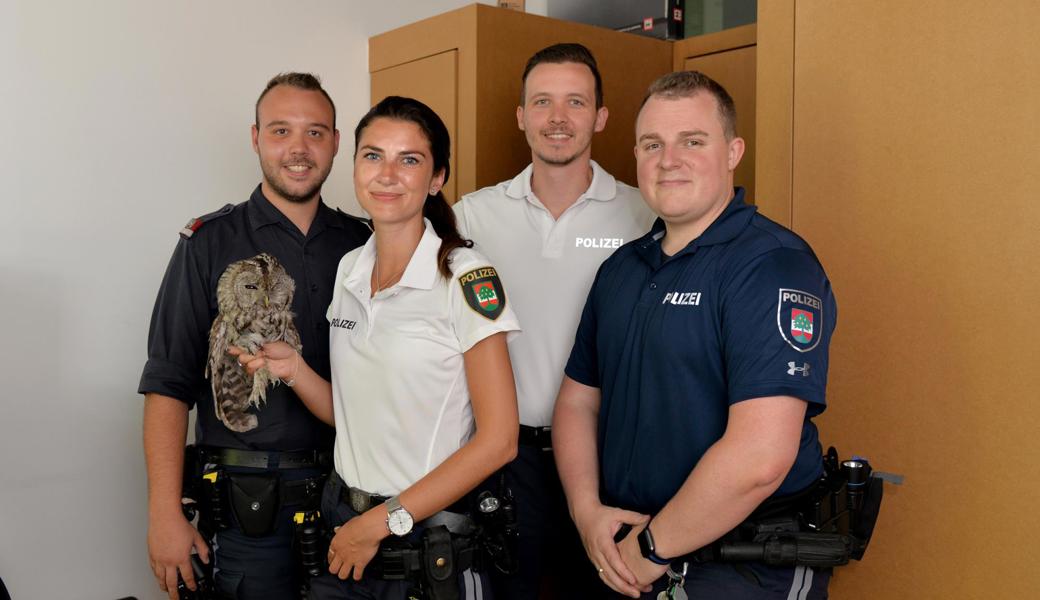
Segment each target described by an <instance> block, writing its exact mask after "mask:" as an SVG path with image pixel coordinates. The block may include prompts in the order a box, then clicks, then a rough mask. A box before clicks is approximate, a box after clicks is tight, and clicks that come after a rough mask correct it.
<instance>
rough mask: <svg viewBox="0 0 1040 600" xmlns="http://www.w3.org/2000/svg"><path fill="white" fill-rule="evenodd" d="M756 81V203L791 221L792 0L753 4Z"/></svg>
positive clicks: (779, 218)
mask: <svg viewBox="0 0 1040 600" xmlns="http://www.w3.org/2000/svg"><path fill="white" fill-rule="evenodd" d="M756 45H757V49H758V52H757V55H756V63H757V64H756V69H755V70H756V72H757V73H756V78H755V79H756V84H755V158H756V160H755V190H756V193H757V194H758V197H757V198H756V199H755V205H756V206H758V210H759V211H761V212H762V214H764V215H766V216H767V217H769V218H770V219H773V220H774V221H776V222H777V223H780V224H781V225H785V226H787V227H790V226H791V185H792V181H791V172H792V169H793V167H792V156H791V141H792V140H793V139H794V133H793V130H792V126H793V117H792V115H793V113H794V0H773V1H771V2H760V3H759V4H758V36H757V40H756Z"/></svg>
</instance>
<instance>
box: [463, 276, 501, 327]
mask: <svg viewBox="0 0 1040 600" xmlns="http://www.w3.org/2000/svg"><path fill="white" fill-rule="evenodd" d="M459 285H461V286H462V296H463V297H464V298H465V299H466V304H467V305H469V307H470V308H472V309H473V310H474V311H475V312H476V313H477V314H479V315H480V316H482V317H485V318H487V319H490V320H492V321H494V320H495V319H497V318H498V317H499V316H501V315H502V311H504V310H505V308H506V293H505V290H504V289H503V288H502V281H501V280H500V279H499V278H498V271H496V270H495V268H494V267H480V268H479V269H473V270H472V271H468V272H466V273H464V274H462V275H461V276H459Z"/></svg>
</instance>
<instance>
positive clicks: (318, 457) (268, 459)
mask: <svg viewBox="0 0 1040 600" xmlns="http://www.w3.org/2000/svg"><path fill="white" fill-rule="evenodd" d="M189 448H192V446H189ZM194 448H195V451H196V452H197V453H198V457H199V462H200V464H204V465H205V464H215V465H220V466H224V467H247V468H252V469H323V468H326V467H328V466H329V465H331V464H332V453H331V452H327V451H320V450H295V451H292V452H268V451H264V450H241V449H238V448H215V447H212V446H195V447H194Z"/></svg>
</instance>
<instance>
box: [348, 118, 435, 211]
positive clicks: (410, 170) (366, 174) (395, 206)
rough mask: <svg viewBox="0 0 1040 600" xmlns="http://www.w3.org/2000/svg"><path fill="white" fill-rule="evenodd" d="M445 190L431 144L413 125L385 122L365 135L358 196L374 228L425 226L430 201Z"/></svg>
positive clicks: (357, 164) (357, 170) (357, 158)
mask: <svg viewBox="0 0 1040 600" xmlns="http://www.w3.org/2000/svg"><path fill="white" fill-rule="evenodd" d="M443 185H444V171H443V170H442V171H439V172H437V173H434V171H433V157H432V156H431V153H430V142H429V140H427V139H426V136H425V135H423V132H422V129H420V128H419V126H418V125H416V124H415V123H412V122H411V121H402V120H398V119H390V118H386V117H379V118H376V119H373V120H372V122H371V123H369V124H368V126H367V127H365V129H364V130H363V131H362V132H361V135H360V137H359V138H358V142H357V152H356V154H355V155H354V193H355V194H356V195H357V200H358V203H359V204H361V208H363V209H365V212H367V213H368V214H369V215H370V216H371V217H372V221H373V222H374V224H376V225H378V226H382V225H388V224H407V223H411V222H413V221H416V220H418V222H419V223H420V226H421V223H422V210H423V204H424V203H425V202H426V196H427V195H431V194H436V193H437V192H438V191H439V190H440V189H441V186H443Z"/></svg>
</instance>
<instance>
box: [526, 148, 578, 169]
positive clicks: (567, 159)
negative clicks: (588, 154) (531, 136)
mask: <svg viewBox="0 0 1040 600" xmlns="http://www.w3.org/2000/svg"><path fill="white" fill-rule="evenodd" d="M582 152H584V150H582ZM534 155H535V156H537V157H538V160H540V161H542V162H543V163H545V164H547V165H553V166H555V167H563V166H566V165H569V164H571V163H572V162H574V160H575V159H576V158H578V157H579V156H581V152H576V153H575V154H571V155H565V156H549V155H546V154H543V153H541V152H535V153H534Z"/></svg>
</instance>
